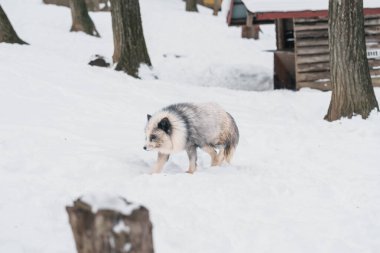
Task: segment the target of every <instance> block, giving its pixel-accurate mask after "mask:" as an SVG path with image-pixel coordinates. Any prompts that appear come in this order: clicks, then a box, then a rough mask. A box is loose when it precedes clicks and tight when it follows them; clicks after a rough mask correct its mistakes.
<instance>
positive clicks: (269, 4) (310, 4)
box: [227, 0, 380, 12]
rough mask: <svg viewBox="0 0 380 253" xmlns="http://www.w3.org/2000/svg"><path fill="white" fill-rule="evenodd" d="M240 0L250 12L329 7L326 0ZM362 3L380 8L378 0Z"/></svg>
mask: <svg viewBox="0 0 380 253" xmlns="http://www.w3.org/2000/svg"><path fill="white" fill-rule="evenodd" d="M227 2H230V1H227ZM242 2H243V3H244V5H245V7H246V8H247V9H248V10H250V11H252V12H264V11H268V12H270V11H304V10H327V9H328V8H329V1H327V0H314V1H299V0H286V1H282V0H242ZM363 4H364V7H365V8H380V3H379V1H378V0H364V3H363Z"/></svg>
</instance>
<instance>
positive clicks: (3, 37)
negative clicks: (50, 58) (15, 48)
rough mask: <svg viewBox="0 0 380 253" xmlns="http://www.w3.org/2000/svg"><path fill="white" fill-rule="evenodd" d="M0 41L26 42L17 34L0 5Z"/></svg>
mask: <svg viewBox="0 0 380 253" xmlns="http://www.w3.org/2000/svg"><path fill="white" fill-rule="evenodd" d="M0 42H6V43H18V44H28V43H26V42H25V41H23V40H22V39H20V38H19V37H18V36H17V33H16V31H15V30H14V29H13V27H12V25H11V22H10V21H9V19H8V17H7V15H6V14H5V12H4V10H3V8H2V7H1V5H0Z"/></svg>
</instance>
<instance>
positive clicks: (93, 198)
mask: <svg viewBox="0 0 380 253" xmlns="http://www.w3.org/2000/svg"><path fill="white" fill-rule="evenodd" d="M80 199H81V200H82V201H83V202H84V203H86V204H88V205H90V206H91V211H92V212H93V213H96V212H98V211H99V210H114V211H117V212H119V213H122V214H124V215H131V214H132V212H133V211H134V210H136V209H138V208H140V205H138V204H136V203H129V202H127V201H126V200H125V199H123V198H121V197H115V196H113V195H110V194H106V193H96V194H94V193H92V194H87V195H85V196H82V197H81V198H80ZM115 229H117V228H115ZM119 229H120V228H119Z"/></svg>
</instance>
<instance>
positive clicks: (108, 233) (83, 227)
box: [66, 199, 154, 253]
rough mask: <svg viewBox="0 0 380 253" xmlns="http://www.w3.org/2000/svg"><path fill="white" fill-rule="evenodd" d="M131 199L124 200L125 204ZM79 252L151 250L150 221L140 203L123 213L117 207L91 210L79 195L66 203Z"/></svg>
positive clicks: (143, 252)
mask: <svg viewBox="0 0 380 253" xmlns="http://www.w3.org/2000/svg"><path fill="white" fill-rule="evenodd" d="M130 204H131V203H128V202H127V201H125V205H126V206H128V205H130ZM66 211H67V213H68V215H69V222H70V225H71V229H72V232H73V235H74V239H75V243H76V248H77V252H78V253H127V252H128V253H153V252H154V249H153V237H152V223H151V222H150V219H149V211H148V209H146V208H145V207H143V206H140V207H139V208H137V209H135V210H133V211H132V212H131V214H130V215H126V214H124V213H121V212H120V211H117V210H111V209H100V210H98V211H96V213H93V212H92V207H91V205H90V204H89V203H85V202H83V201H82V200H81V199H78V200H76V201H74V205H73V206H68V207H66Z"/></svg>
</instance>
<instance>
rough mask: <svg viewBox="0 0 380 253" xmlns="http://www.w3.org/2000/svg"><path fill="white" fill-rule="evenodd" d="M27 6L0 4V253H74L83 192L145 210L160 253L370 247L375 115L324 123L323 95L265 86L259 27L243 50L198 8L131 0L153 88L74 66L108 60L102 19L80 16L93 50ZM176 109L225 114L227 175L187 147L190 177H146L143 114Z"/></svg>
mask: <svg viewBox="0 0 380 253" xmlns="http://www.w3.org/2000/svg"><path fill="white" fill-rule="evenodd" d="M41 2H42V1H40V0H0V4H1V5H2V7H3V8H4V10H5V11H6V13H7V14H8V17H9V18H10V20H11V22H12V23H13V25H14V28H15V29H16V31H17V33H18V34H19V35H20V37H21V38H22V39H24V40H25V41H27V42H28V43H30V45H29V46H19V45H8V44H0V252H1V253H2V252H4V253H5V252H7V253H45V252H46V253H48V252H49V253H51V252H54V253H74V252H75V245H74V241H73V238H72V233H71V230H70V227H69V224H68V217H67V214H66V212H65V208H64V207H65V205H68V204H70V203H72V201H73V200H74V199H75V198H77V197H79V196H81V195H82V194H94V193H97V192H102V193H107V194H114V195H117V196H119V195H121V196H124V197H126V198H127V199H128V200H129V201H135V202H138V203H141V204H143V205H145V206H146V207H148V208H149V210H150V213H151V219H152V222H153V225H154V231H153V232H154V235H153V236H154V244H155V249H156V252H158V253H179V252H181V253H186V252H189V253H190V252H191V253H193V252H218V253H221V252H226V253H227V252H228V253H229V252H236V253H245V252H273V253H277V252H282V253H285V252H291V253H304V252H309V253H310V252H331V253H340V252H344V253H350V252H355V253H364V252H368V253H375V252H379V251H380V240H379V234H380V155H379V151H380V115H379V113H377V112H374V113H373V114H372V115H371V117H370V118H369V119H368V120H365V121H364V120H361V119H360V118H355V119H352V120H342V121H339V122H334V123H328V122H326V121H324V120H322V119H323V116H324V114H325V113H326V111H327V107H328V103H329V99H330V93H329V92H320V91H315V90H309V89H304V90H301V91H299V92H291V91H284V90H277V91H273V90H271V89H270V87H271V73H272V60H273V59H272V54H271V53H269V52H267V51H266V50H270V49H273V48H274V31H273V26H265V27H263V30H264V34H262V35H261V37H262V40H260V41H252V40H243V39H241V38H240V29H239V28H229V27H227V26H226V24H225V22H224V17H221V16H219V17H213V16H212V15H211V12H212V11H211V10H209V9H204V8H202V7H200V13H185V12H184V10H183V9H184V3H183V2H182V1H180V0H161V1H157V0H140V2H141V8H142V18H143V23H144V32H145V38H146V41H147V46H148V50H149V53H150V56H151V59H152V63H153V66H154V69H153V72H154V74H155V75H157V76H158V77H159V79H158V80H154V79H152V78H150V77H149V74H147V73H145V74H144V75H143V76H144V78H143V80H136V79H133V78H131V77H129V76H127V75H126V74H124V73H121V72H115V71H113V70H112V69H110V68H109V69H103V68H97V67H90V66H88V65H87V62H88V60H89V59H90V58H91V56H92V55H94V54H102V55H104V56H106V57H108V58H109V59H111V57H112V52H113V41H112V29H111V18H110V14H109V13H91V16H92V18H93V20H94V22H95V24H96V26H97V28H98V31H99V32H100V34H101V36H102V38H100V39H99V38H93V37H90V36H87V35H85V34H82V33H70V32H68V31H69V29H70V25H71V16H70V11H69V9H67V8H64V7H56V6H46V5H43V4H42V3H41ZM176 55H179V56H180V57H176ZM205 86H206V87H205ZM225 87H229V88H232V89H228V88H225ZM247 90H251V91H247ZM252 90H267V91H263V92H257V91H252ZM375 91H376V94H377V97H378V100H380V90H379V89H376V90H375ZM183 101H192V102H205V101H214V102H218V103H220V104H221V105H222V106H223V107H224V108H225V109H226V110H227V111H229V112H230V113H231V114H232V115H233V116H234V117H235V119H236V122H237V124H238V126H239V128H240V133H241V140H240V144H239V146H238V149H237V152H236V155H235V158H234V160H233V164H232V165H231V166H223V167H218V168H216V167H210V158H209V157H208V156H207V155H206V154H204V153H203V152H201V151H199V171H197V172H196V173H195V174H194V175H189V174H186V173H184V171H185V170H186V169H187V165H188V161H187V156H186V154H185V153H181V154H178V155H176V156H173V157H172V158H171V159H170V160H169V162H168V164H167V166H166V167H165V170H164V173H162V174H158V175H149V174H148V172H149V171H150V167H151V166H152V164H153V163H154V161H155V156H156V154H155V153H151V152H145V151H144V150H143V149H142V147H143V145H144V126H145V120H146V114H147V113H153V112H155V111H156V110H158V109H159V108H161V107H163V106H166V105H168V104H170V103H174V102H183Z"/></svg>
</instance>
